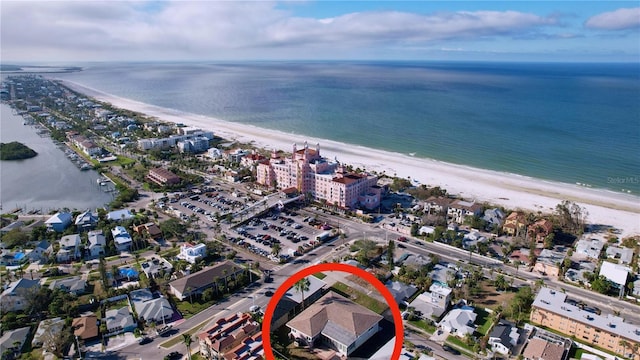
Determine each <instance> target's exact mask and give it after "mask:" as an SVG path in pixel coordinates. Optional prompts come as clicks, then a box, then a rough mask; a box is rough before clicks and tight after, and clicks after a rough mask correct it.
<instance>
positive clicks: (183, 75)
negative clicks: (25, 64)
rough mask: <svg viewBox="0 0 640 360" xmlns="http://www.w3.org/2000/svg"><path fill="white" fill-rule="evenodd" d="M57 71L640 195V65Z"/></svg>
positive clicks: (257, 117) (147, 95)
mask: <svg viewBox="0 0 640 360" xmlns="http://www.w3.org/2000/svg"><path fill="white" fill-rule="evenodd" d="M55 77H59V78H62V79H67V80H71V81H74V82H77V83H80V84H82V85H85V86H88V87H91V88H95V89H97V90H100V91H103V92H106V93H109V94H113V95H117V96H120V97H125V98H130V99H133V100H137V101H141V102H145V103H149V104H153V105H156V106H161V107H165V108H171V109H176V110H179V111H185V112H190V113H196V114H201V115H207V116H212V117H215V118H219V119H222V120H227V121H232V122H237V123H243V124H252V125H256V126H259V127H264V128H268V129H275V130H280V131H284V132H289V133H292V134H296V137H298V138H299V137H300V135H308V136H313V137H319V138H325V139H331V140H336V141H340V142H346V143H350V144H354V145H362V146H367V147H373V148H378V149H382V150H388V151H393V152H399V153H404V154H411V155H413V156H416V157H424V158H432V159H436V160H440V161H444V162H450V163H455V164H462V165H468V166H472V167H477V168H484V169H490V170H496V171H500V172H507V173H514V174H519V175H524V176H530V177H534V178H540V179H545V180H552V181H559V182H564V183H570V184H576V183H577V184H580V185H581V186H589V187H594V188H605V189H610V190H613V191H619V192H625V193H633V194H639V193H640V64H613V63H612V64H592V63H572V64H568V63H488V62H485V63H482V62H477V63H472V62H459V63H456V62H409V61H404V62H399V61H398V62H390V61H388V62H355V61H333V62H331V61H323V62H241V63H184V62H176V63H103V64H89V65H86V66H85V67H84V70H83V71H80V72H73V73H65V74H55Z"/></svg>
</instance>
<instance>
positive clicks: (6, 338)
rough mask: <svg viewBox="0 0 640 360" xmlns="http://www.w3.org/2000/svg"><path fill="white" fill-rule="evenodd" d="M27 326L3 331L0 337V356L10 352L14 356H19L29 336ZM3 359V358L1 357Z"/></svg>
mask: <svg viewBox="0 0 640 360" xmlns="http://www.w3.org/2000/svg"><path fill="white" fill-rule="evenodd" d="M29 330H31V328H30V327H29V326H27V327H23V328H19V329H15V330H9V331H5V332H4V334H2V336H1V337H0V354H4V353H5V351H12V352H13V353H14V354H20V352H21V351H22V347H23V346H24V342H25V340H26V339H27V336H28V335H29ZM3 359H4V357H3Z"/></svg>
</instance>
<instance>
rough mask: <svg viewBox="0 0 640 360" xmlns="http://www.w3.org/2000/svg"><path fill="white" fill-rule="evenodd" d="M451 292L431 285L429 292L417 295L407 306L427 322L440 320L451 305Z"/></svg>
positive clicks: (436, 284) (446, 288)
mask: <svg viewBox="0 0 640 360" xmlns="http://www.w3.org/2000/svg"><path fill="white" fill-rule="evenodd" d="M451 298H452V290H451V289H450V288H449V287H447V286H444V285H442V284H439V283H433V284H431V286H430V287H429V291H427V292H424V293H422V294H420V295H418V296H417V297H416V298H415V299H413V301H412V302H411V303H410V304H409V307H412V308H414V309H415V313H416V315H418V316H419V317H421V318H423V319H424V320H427V321H429V322H432V321H434V320H435V321H437V320H438V319H440V317H441V316H442V314H444V313H445V312H446V311H447V310H448V309H449V305H451Z"/></svg>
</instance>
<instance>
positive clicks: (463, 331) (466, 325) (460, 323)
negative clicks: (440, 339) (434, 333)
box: [438, 306, 478, 338]
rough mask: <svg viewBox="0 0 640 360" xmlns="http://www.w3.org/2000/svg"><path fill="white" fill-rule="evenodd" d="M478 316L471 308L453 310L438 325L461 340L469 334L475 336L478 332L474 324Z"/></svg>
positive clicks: (463, 307) (464, 307)
mask: <svg viewBox="0 0 640 360" xmlns="http://www.w3.org/2000/svg"><path fill="white" fill-rule="evenodd" d="M477 316H478V314H476V313H475V312H474V308H473V307H471V306H462V307H458V308H455V309H452V310H451V311H449V312H448V313H447V315H445V316H444V317H443V318H442V320H440V322H439V323H438V328H440V329H442V330H444V331H446V332H448V333H449V334H451V335H453V336H457V337H460V338H463V337H465V336H466V335H467V334H471V335H473V332H474V331H475V330H476V328H475V325H474V322H475V321H476V317H477Z"/></svg>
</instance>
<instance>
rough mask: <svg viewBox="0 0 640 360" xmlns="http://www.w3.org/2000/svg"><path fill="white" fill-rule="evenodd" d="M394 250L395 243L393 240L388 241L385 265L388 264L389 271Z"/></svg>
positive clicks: (391, 267)
mask: <svg viewBox="0 0 640 360" xmlns="http://www.w3.org/2000/svg"><path fill="white" fill-rule="evenodd" d="M395 250H396V243H395V242H394V241H393V240H389V245H388V246H387V263H388V264H389V270H393V265H394V264H393V258H394V253H395Z"/></svg>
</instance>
